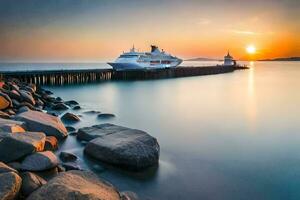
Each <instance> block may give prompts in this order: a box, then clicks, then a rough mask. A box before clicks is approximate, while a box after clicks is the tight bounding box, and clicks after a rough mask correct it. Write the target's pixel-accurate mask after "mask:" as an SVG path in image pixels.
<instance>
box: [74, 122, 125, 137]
mask: <svg viewBox="0 0 300 200" xmlns="http://www.w3.org/2000/svg"><path fill="white" fill-rule="evenodd" d="M127 129H128V128H126V127H122V126H115V125H113V124H109V123H105V124H99V125H94V126H90V127H83V128H80V129H78V133H77V138H78V139H79V140H84V141H90V140H92V139H95V138H97V137H101V136H105V135H109V134H112V133H116V132H120V131H123V130H127Z"/></svg>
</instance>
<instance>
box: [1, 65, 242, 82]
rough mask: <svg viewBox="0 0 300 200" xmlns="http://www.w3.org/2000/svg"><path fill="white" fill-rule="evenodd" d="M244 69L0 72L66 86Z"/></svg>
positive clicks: (14, 76)
mask: <svg viewBox="0 0 300 200" xmlns="http://www.w3.org/2000/svg"><path fill="white" fill-rule="evenodd" d="M246 68H247V67H241V66H206V67H176V68H169V69H151V70H149V69H147V70H127V71H114V70H112V69H80V70H49V71H42V70H33V71H14V72H13V71H2V72H1V71H0V76H1V78H17V79H19V80H21V81H24V82H28V83H35V84H39V85H64V84H80V83H92V82H100V81H107V80H144V79H161V78H176V77H187V76H201V75H211V74H221V73H227V72H233V71H234V70H236V69H246Z"/></svg>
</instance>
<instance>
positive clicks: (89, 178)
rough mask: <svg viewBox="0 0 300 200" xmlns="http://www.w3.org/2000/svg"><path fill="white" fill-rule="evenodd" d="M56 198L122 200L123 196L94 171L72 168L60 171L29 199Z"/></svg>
mask: <svg viewBox="0 0 300 200" xmlns="http://www.w3.org/2000/svg"><path fill="white" fill-rule="evenodd" d="M57 189H59V192H57ZM56 199H64V200H73V199H95V200H96V199H101V200H121V197H120V194H119V192H118V191H117V189H116V188H115V187H114V186H112V185H111V184H109V183H107V182H105V181H102V180H101V179H98V178H97V175H95V174H94V173H92V172H87V171H78V170H72V171H68V172H62V173H60V174H59V175H58V176H56V177H55V178H53V179H52V180H50V181H49V182H48V183H47V184H45V185H43V186H42V187H40V188H39V189H38V190H36V191H35V192H33V193H32V194H31V195H30V196H29V197H28V199H27V200H56Z"/></svg>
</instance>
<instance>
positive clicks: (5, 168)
mask: <svg viewBox="0 0 300 200" xmlns="http://www.w3.org/2000/svg"><path fill="white" fill-rule="evenodd" d="M6 172H15V173H18V172H17V170H15V169H13V168H11V167H10V166H8V165H6V164H4V163H3V162H0V174H2V173H6Z"/></svg>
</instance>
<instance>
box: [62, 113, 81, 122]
mask: <svg viewBox="0 0 300 200" xmlns="http://www.w3.org/2000/svg"><path fill="white" fill-rule="evenodd" d="M61 119H62V121H64V122H71V123H74V122H79V121H80V118H79V117H78V116H77V115H75V114H73V113H69V112H67V113H65V114H64V115H63V116H62V117H61Z"/></svg>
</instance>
